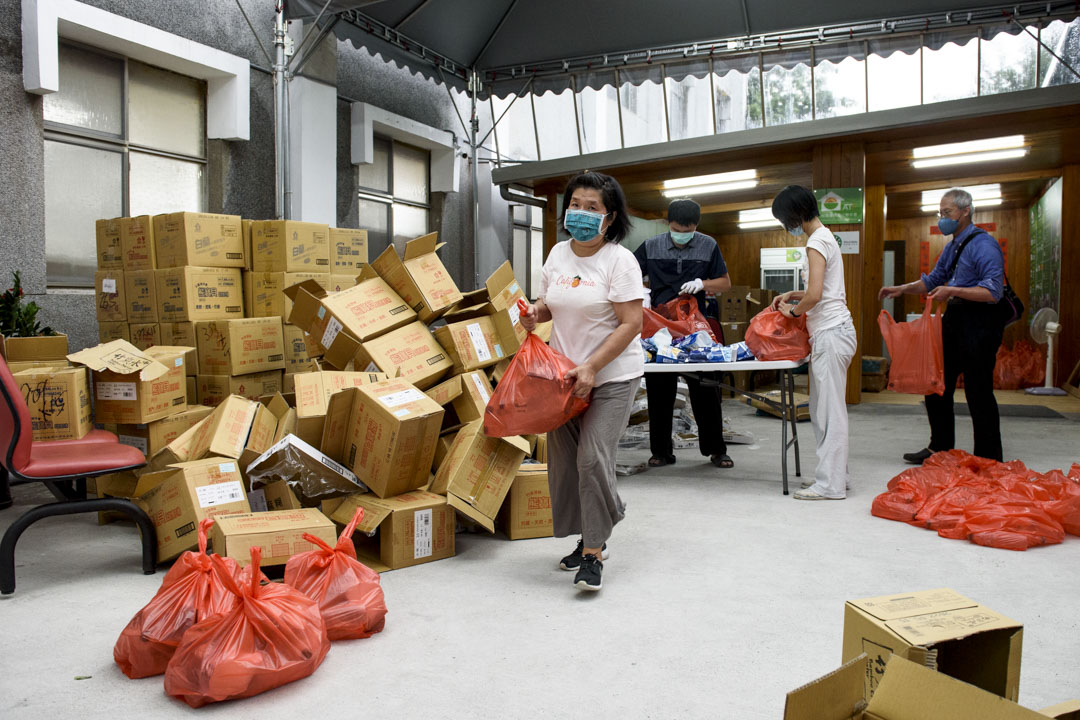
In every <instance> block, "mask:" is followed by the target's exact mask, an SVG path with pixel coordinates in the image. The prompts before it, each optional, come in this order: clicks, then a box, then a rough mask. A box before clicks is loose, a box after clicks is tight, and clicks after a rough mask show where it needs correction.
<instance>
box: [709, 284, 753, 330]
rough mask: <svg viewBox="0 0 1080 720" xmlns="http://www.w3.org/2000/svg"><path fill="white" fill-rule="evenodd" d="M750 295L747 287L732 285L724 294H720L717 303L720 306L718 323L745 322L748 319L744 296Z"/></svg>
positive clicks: (748, 313) (748, 312)
mask: <svg viewBox="0 0 1080 720" xmlns="http://www.w3.org/2000/svg"><path fill="white" fill-rule="evenodd" d="M749 294H750V287H749V286H748V285H732V286H731V289H730V290H728V291H727V292H726V293H722V294H721V295H720V296H719V297H718V298H717V302H718V303H719V305H720V322H725V323H727V322H732V323H734V322H746V321H748V320H749V319H750V309H749V303H748V302H747V300H746V296H747V295H749Z"/></svg>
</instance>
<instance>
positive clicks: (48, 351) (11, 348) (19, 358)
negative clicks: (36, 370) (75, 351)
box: [0, 334, 68, 365]
mask: <svg viewBox="0 0 1080 720" xmlns="http://www.w3.org/2000/svg"><path fill="white" fill-rule="evenodd" d="M0 353H2V354H3V355H4V359H5V360H7V362H8V364H9V365H10V364H11V363H13V362H38V361H48V362H50V363H53V364H55V365H66V364H67V354H68V337H67V335H62V334H59V335H36V336H34V337H0Z"/></svg>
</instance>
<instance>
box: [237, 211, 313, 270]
mask: <svg viewBox="0 0 1080 720" xmlns="http://www.w3.org/2000/svg"><path fill="white" fill-rule="evenodd" d="M251 250H252V258H251V269H252V270H254V271H256V272H260V271H263V272H266V271H269V272H300V271H302V270H306V271H308V272H329V271H330V227H329V226H328V225H322V224H320V223H310V222H299V221H297V220H259V221H257V222H255V223H254V224H252V226H251Z"/></svg>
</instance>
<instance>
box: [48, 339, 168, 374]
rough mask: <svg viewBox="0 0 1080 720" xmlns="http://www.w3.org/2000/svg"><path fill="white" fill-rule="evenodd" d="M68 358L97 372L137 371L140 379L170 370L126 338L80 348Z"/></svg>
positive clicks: (128, 372) (121, 372)
mask: <svg viewBox="0 0 1080 720" xmlns="http://www.w3.org/2000/svg"><path fill="white" fill-rule="evenodd" d="M67 359H68V360H70V361H71V362H74V363H79V364H80V365H85V366H86V367H88V368H90V369H91V370H95V371H97V372H101V371H102V370H110V371H112V372H114V373H117V374H119V375H130V374H131V373H135V372H137V373H139V379H140V380H156V379H157V378H159V377H161V376H162V375H164V374H165V373H167V372H168V371H169V368H167V367H165V366H164V365H163V364H162V363H160V362H158V361H157V360H154V359H153V358H152V357H150V356H148V355H147V354H146V353H144V352H142V351H141V350H139V349H138V348H137V347H135V346H134V345H132V344H131V343H129V342H127V341H126V340H113V341H112V342H107V343H105V344H104V345H98V346H96V347H92V348H87V349H85V350H80V351H79V352H77V353H72V354H70V355H68V356H67Z"/></svg>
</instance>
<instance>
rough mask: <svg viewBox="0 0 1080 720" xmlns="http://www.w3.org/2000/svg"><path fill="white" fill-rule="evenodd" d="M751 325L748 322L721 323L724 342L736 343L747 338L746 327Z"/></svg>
mask: <svg viewBox="0 0 1080 720" xmlns="http://www.w3.org/2000/svg"><path fill="white" fill-rule="evenodd" d="M749 326H750V323H747V322H722V323H720V329H721V330H722V331H723V333H724V338H723V344H724V345H734V344H735V343H741V342H742V341H743V340H745V339H746V328H747V327H749ZM717 339H719V338H717Z"/></svg>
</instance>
